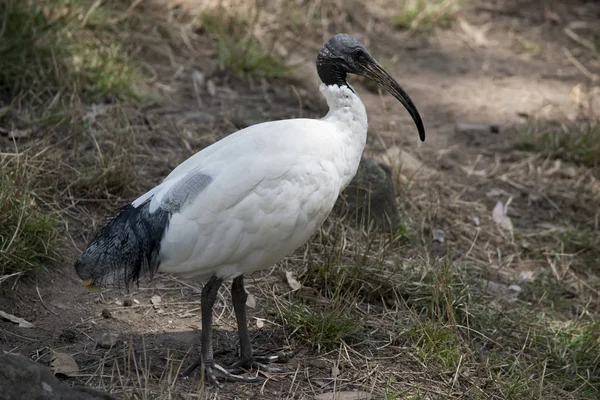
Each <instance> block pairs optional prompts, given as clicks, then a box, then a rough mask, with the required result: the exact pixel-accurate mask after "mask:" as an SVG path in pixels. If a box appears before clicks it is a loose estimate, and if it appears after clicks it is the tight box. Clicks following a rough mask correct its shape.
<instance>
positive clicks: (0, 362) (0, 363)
mask: <svg viewBox="0 0 600 400" xmlns="http://www.w3.org/2000/svg"><path fill="white" fill-rule="evenodd" d="M0 397H1V398H3V399H44V400H61V399H69V400H115V398H114V397H113V396H111V395H109V394H108V393H104V392H100V391H98V390H93V389H89V388H86V387H81V386H75V387H73V388H71V387H70V385H68V384H66V383H63V382H61V381H60V380H58V379H57V378H56V377H55V376H54V375H53V374H52V372H51V371H50V369H48V367H46V366H44V365H42V364H40V363H36V362H33V361H31V360H29V359H27V358H25V357H23V356H20V355H15V354H4V355H0Z"/></svg>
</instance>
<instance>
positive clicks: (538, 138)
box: [519, 122, 600, 167]
mask: <svg viewBox="0 0 600 400" xmlns="http://www.w3.org/2000/svg"><path fill="white" fill-rule="evenodd" d="M519 137H520V141H521V145H522V146H523V148H524V149H525V150H529V151H534V152H537V153H540V154H542V155H544V156H547V157H551V158H558V159H561V160H563V161H568V162H573V163H576V164H580V165H585V166H588V167H597V166H598V165H600V124H599V123H589V122H588V123H582V124H578V125H577V124H573V125H570V126H567V125H563V126H562V127H561V128H560V129H559V128H540V127H538V126H535V125H531V126H529V127H527V128H526V129H524V130H522V131H520V132H519Z"/></svg>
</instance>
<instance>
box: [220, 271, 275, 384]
mask: <svg viewBox="0 0 600 400" xmlns="http://www.w3.org/2000/svg"><path fill="white" fill-rule="evenodd" d="M231 298H232V300H233V309H234V310H235V318H236V320H237V326H238V333H239V336H240V359H239V361H237V362H236V363H235V364H233V365H232V366H231V367H230V368H228V370H229V371H236V372H237V371H239V370H240V369H244V368H247V369H249V368H253V367H254V368H258V369H261V370H263V371H267V372H283V370H282V369H280V368H273V367H268V366H267V365H265V364H268V363H271V362H274V361H278V360H279V359H280V358H282V357H280V356H255V355H254V354H253V353H252V345H251V344H250V336H249V335H248V321H246V300H247V299H248V294H247V293H246V290H245V289H244V276H243V275H240V276H238V277H237V278H235V279H234V280H233V282H232V283H231Z"/></svg>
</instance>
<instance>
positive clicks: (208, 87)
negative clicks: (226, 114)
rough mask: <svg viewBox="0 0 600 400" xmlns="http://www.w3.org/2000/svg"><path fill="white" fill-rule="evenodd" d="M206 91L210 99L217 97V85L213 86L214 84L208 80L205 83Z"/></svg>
mask: <svg viewBox="0 0 600 400" xmlns="http://www.w3.org/2000/svg"><path fill="white" fill-rule="evenodd" d="M206 90H207V91H208V94H210V95H211V97H215V96H216V95H217V85H215V83H214V82H213V81H212V80H210V79H209V80H208V81H207V82H206Z"/></svg>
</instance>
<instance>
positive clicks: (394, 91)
mask: <svg viewBox="0 0 600 400" xmlns="http://www.w3.org/2000/svg"><path fill="white" fill-rule="evenodd" d="M363 68H364V69H363V71H361V73H360V75H363V76H365V77H367V78H369V79H372V80H373V81H375V82H376V83H377V84H378V85H379V86H381V87H382V88H384V89H385V90H387V91H388V92H389V93H390V94H391V95H392V96H394V97H395V98H397V99H398V101H399V102H400V103H402V105H403V106H404V108H406V110H407V111H408V113H409V114H410V116H411V117H412V119H413V121H415V125H417V129H418V130H419V138H420V139H421V141H422V142H424V141H425V127H424V126H423V121H422V120H421V115H420V114H419V111H418V110H417V107H416V106H415V104H414V103H413V101H412V100H411V98H410V96H409V95H408V93H406V92H405V91H404V89H402V87H401V86H400V84H399V83H398V82H396V80H395V79H394V78H392V76H391V75H390V74H388V73H387V72H386V71H385V70H384V69H383V68H382V67H381V66H380V65H379V64H377V62H376V61H375V60H372V61H370V62H368V63H367V64H366V65H363Z"/></svg>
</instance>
